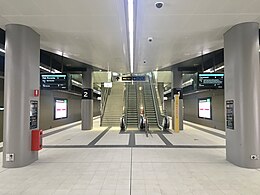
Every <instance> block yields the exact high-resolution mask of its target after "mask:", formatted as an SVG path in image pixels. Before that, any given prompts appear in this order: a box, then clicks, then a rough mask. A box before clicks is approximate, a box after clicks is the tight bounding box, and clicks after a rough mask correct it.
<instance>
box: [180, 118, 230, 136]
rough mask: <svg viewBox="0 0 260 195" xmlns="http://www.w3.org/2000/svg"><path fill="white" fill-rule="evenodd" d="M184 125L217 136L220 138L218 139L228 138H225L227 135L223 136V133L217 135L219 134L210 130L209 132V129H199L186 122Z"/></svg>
mask: <svg viewBox="0 0 260 195" xmlns="http://www.w3.org/2000/svg"><path fill="white" fill-rule="evenodd" d="M184 124H185V125H187V126H190V127H193V128H195V129H198V130H200V131H203V132H206V133H209V134H212V135H215V136H218V137H221V138H224V139H226V136H225V135H222V134H221V133H217V132H214V131H210V130H207V129H204V128H201V127H198V126H196V125H192V124H187V123H185V122H184Z"/></svg>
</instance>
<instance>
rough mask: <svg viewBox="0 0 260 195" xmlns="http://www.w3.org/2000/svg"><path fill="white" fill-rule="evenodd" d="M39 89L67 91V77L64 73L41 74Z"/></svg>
mask: <svg viewBox="0 0 260 195" xmlns="http://www.w3.org/2000/svg"><path fill="white" fill-rule="evenodd" d="M40 79H41V80H40V84H41V89H47V90H48V89H49V90H68V75H67V74H64V73H55V74H51V73H49V74H46V73H44V74H41V76H40Z"/></svg>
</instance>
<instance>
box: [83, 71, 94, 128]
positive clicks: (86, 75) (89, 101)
mask: <svg viewBox="0 0 260 195" xmlns="http://www.w3.org/2000/svg"><path fill="white" fill-rule="evenodd" d="M82 85H83V86H82V87H83V92H82V100H81V119H82V126H81V128H82V130H91V129H92V128H93V85H92V69H91V68H88V69H87V71H85V72H83V73H82Z"/></svg>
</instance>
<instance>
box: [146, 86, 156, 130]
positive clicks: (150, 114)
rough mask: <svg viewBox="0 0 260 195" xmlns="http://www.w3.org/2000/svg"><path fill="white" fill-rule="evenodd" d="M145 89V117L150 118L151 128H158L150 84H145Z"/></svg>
mask: <svg viewBox="0 0 260 195" xmlns="http://www.w3.org/2000/svg"><path fill="white" fill-rule="evenodd" d="M143 89H144V90H143V92H144V105H145V108H144V109H145V115H146V117H147V118H148V123H149V126H150V127H158V122H157V117H156V112H155V107H154V103H153V95H152V91H151V86H150V83H144V84H143Z"/></svg>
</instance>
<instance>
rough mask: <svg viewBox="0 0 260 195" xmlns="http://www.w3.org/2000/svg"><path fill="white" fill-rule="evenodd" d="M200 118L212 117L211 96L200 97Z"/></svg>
mask: <svg viewBox="0 0 260 195" xmlns="http://www.w3.org/2000/svg"><path fill="white" fill-rule="evenodd" d="M199 118H204V119H212V111H211V98H210V97H208V98H201V99H199Z"/></svg>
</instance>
